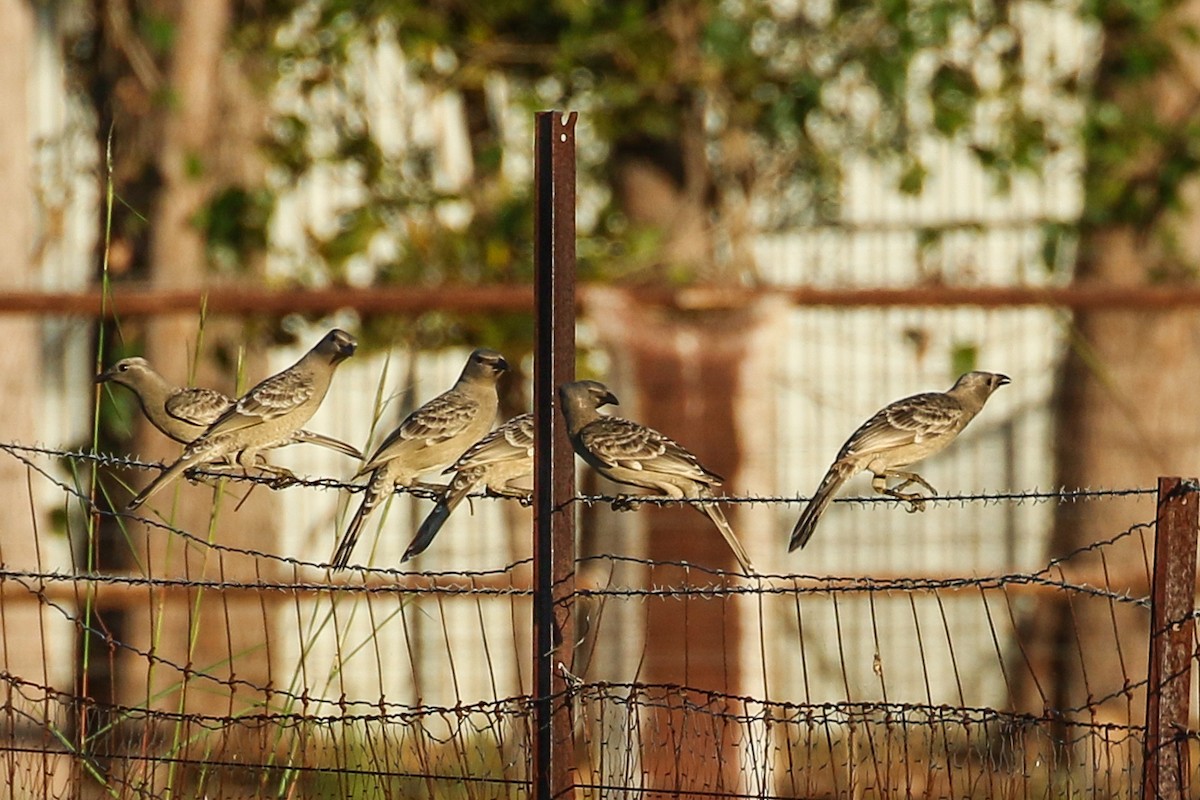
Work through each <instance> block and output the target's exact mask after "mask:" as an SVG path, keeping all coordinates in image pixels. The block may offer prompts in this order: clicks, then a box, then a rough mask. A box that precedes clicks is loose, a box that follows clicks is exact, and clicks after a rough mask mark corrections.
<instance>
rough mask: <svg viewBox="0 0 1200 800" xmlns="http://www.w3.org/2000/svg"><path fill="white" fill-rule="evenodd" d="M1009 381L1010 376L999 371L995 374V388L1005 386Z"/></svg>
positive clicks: (1010, 380) (1010, 379)
mask: <svg viewBox="0 0 1200 800" xmlns="http://www.w3.org/2000/svg"><path fill="white" fill-rule="evenodd" d="M1010 383H1012V378H1010V377H1008V376H1007V375H1001V374H999V373H997V374H996V388H1000V387H1001V386H1007V385H1008V384H1010Z"/></svg>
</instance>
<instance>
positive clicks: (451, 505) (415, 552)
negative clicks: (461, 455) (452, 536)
mask: <svg viewBox="0 0 1200 800" xmlns="http://www.w3.org/2000/svg"><path fill="white" fill-rule="evenodd" d="M482 477H483V471H482V470H481V469H479V468H475V469H461V470H459V471H458V472H457V473H455V475H454V480H452V481H450V486H449V487H448V488H447V489H446V493H445V494H444V495H442V499H441V500H439V501H438V503H437V505H435V506H434V507H433V511H430V512H429V516H427V517H426V518H425V521H424V522H422V523H421V527H420V529H419V530H418V531H417V535H416V537H414V538H413V540H412V543H411V544H409V546H408V549H407V550H405V551H404V556H403V558H401V559H400V561H401V562H404V561H408V560H409V559H410V558H413V557H414V556H419V555H420V554H421V553H424V552H425V549H426V548H427V547H429V545H430V543H431V542H433V537H435V536H437V535H438V531H440V530H441V529H442V526H443V525H445V524H446V520H448V519H450V514H451V513H452V512H453V511H454V509H456V508H458V504H459V503H461V502H462V501H463V498H464V497H466V496H467V495H468V494H470V493H471V490H472V489H474V488H475V486H476V485H477V484H478V483H479V481H480V479H482Z"/></svg>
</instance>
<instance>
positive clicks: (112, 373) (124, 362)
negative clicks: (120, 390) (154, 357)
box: [96, 356, 155, 386]
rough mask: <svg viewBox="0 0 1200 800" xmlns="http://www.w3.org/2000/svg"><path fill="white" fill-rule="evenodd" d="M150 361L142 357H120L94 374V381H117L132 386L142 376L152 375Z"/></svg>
mask: <svg viewBox="0 0 1200 800" xmlns="http://www.w3.org/2000/svg"><path fill="white" fill-rule="evenodd" d="M154 374H155V372H154V370H153V369H152V368H151V366H150V362H148V361H146V359H144V358H140V357H138V356H134V357H133V358H122V359H121V360H120V361H118V362H117V363H115V364H113V365H112V366H111V367H109V368H108V369H106V370H104V372H101V373H100V374H99V375H97V376H96V383H108V382H109V381H112V382H113V383H119V384H121V385H123V386H134V385H135V384H137V383H139V382H140V381H141V380H142V379H143V378H145V377H147V376H150V375H154Z"/></svg>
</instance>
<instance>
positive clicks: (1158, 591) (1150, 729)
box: [1142, 478, 1200, 800]
mask: <svg viewBox="0 0 1200 800" xmlns="http://www.w3.org/2000/svg"><path fill="white" fill-rule="evenodd" d="M1198 506H1200V494H1197V491H1196V481H1195V479H1194V478H1193V479H1190V480H1183V479H1181V478H1159V479H1158V518H1157V522H1156V524H1155V531H1154V585H1153V588H1152V590H1151V605H1150V674H1149V682H1148V685H1147V688H1146V741H1145V744H1144V748H1145V761H1144V763H1143V767H1142V796H1143V797H1146V798H1151V797H1153V798H1166V800H1183V798H1186V797H1188V796H1189V795H1188V778H1189V774H1188V769H1189V767H1188V739H1187V737H1186V735H1185V734H1186V732H1187V726H1188V689H1189V687H1190V685H1191V677H1192V658H1193V653H1194V648H1195V644H1194V642H1195V640H1194V638H1193V637H1194V628H1195V624H1194V622H1193V619H1192V612H1193V607H1194V604H1193V602H1192V598H1193V595H1194V592H1195V586H1196V533H1197V523H1198V521H1200V514H1198V513H1197V507H1198Z"/></svg>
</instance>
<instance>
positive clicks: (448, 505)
mask: <svg viewBox="0 0 1200 800" xmlns="http://www.w3.org/2000/svg"><path fill="white" fill-rule="evenodd" d="M451 472H453V473H454V478H453V479H452V480H451V481H450V485H449V486H448V487H446V492H445V494H443V495H442V499H441V500H439V501H438V503H437V505H435V506H434V507H433V511H430V512H429V516H427V517H426V518H425V521H424V522H422V523H421V528H420V529H419V530H418V531H417V535H416V537H415V538H414V539H413V540H412V544H410V545H409V546H408V549H407V550H405V551H404V557H403V558H401V559H400V560H401V561H408V560H409V559H410V558H412V557H413V556H417V555H420V554H421V553H423V552H425V548H427V547H429V543H430V542H432V541H433V537H435V536H437V534H438V531H440V530H441V529H442V525H444V524H445V523H446V520H447V519H449V518H450V514H451V512H453V511H454V509H455V508H457V507H458V504H459V503H461V502H462V501H463V498H464V497H466V496H467V495H468V494H470V493H471V492H472V491H474V490H475V488H476V487H477V486H479V485H480V484H483V485H484V486H486V487H487V489H488V491H489V492H492V493H493V494H497V495H501V496H504V497H528V496H529V489H528V488H527V487H524V486H521V485H520V484H521V483H522V482H523V481H525V480H526V479H527V478H529V477H530V476H532V475H533V414H521V415H520V416H517V417H513V418H512V419H510V420H509V421H508V422H506V423H504V424H503V425H501V426H500V427H499V428H496V430H494V431H492V432H491V433H489V434H488V435H487V436H485V437H483V438H482V439H480V440H479V441H478V442H476V443H475V444H473V445H472V446H471V448H470V449H469V450H467V452H465V453H463V454H462V457H461V458H459V459H458V461H455V462H454V464H452V465H451V466H450V467H448V468H447V469H446V473H447V474H449V473H451Z"/></svg>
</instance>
